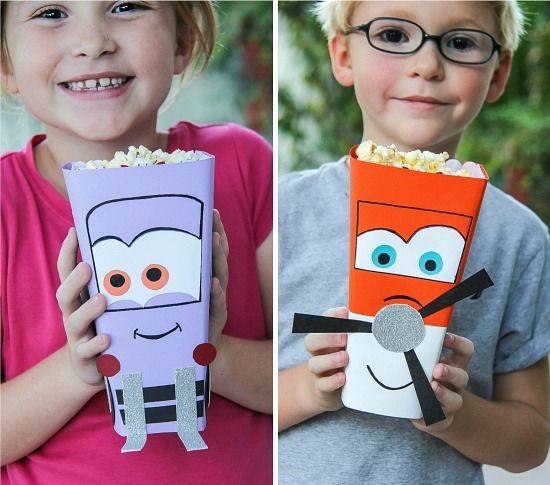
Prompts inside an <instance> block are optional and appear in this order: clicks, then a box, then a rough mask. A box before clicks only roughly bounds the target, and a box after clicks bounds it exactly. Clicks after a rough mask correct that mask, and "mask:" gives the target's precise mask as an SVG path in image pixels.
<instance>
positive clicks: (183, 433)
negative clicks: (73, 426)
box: [63, 152, 215, 452]
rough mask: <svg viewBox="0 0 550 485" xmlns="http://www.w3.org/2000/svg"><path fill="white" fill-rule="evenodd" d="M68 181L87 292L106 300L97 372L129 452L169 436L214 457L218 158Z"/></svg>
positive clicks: (84, 173)
mask: <svg viewBox="0 0 550 485" xmlns="http://www.w3.org/2000/svg"><path fill="white" fill-rule="evenodd" d="M63 173H64V176H65V181H66V185H67V190H68V193H69V199H70V202H71V208H72V212H73V217H74V221H75V226H76V232H77V236H78V240H79V245H80V251H81V254H82V259H83V261H85V262H87V263H88V264H89V265H90V266H91V268H92V278H91V280H90V283H89V285H88V289H89V293H90V295H91V296H93V295H94V294H96V293H97V292H101V293H102V294H103V295H104V296H105V298H106V299H107V309H106V311H105V313H104V314H103V315H102V316H101V317H99V318H98V319H97V320H96V322H95V325H96V329H97V332H98V333H106V334H108V335H110V338H111V345H110V347H109V348H108V349H107V351H106V352H105V354H104V355H102V356H100V357H98V362H97V366H98V370H99V372H100V373H101V374H102V375H104V376H105V381H106V388H107V393H108V397H109V408H110V410H111V413H112V419H113V425H114V428H115V431H116V432H117V433H118V434H120V435H121V436H126V437H127V440H126V443H125V445H124V447H123V448H122V450H121V451H122V452H128V451H138V450H140V449H141V448H142V447H143V446H144V445H145V442H146V438H147V434H150V433H163V432H176V433H178V435H179V436H180V438H181V439H182V441H183V444H184V446H185V447H186V449H187V450H188V451H192V450H198V449H205V448H207V446H206V444H205V443H204V441H203V440H202V438H201V436H200V435H199V431H203V430H204V429H205V426H206V408H207V407H208V401H209V393H210V389H209V377H208V374H209V372H208V364H210V362H211V361H212V360H213V358H214V357H215V349H214V348H213V346H211V345H210V344H208V343H207V342H208V310H209V295H210V278H211V259H212V242H211V237H212V205H213V200H212V198H213V176H214V175H213V174H214V157H213V156H211V155H209V154H207V153H204V152H201V159H200V160H199V161H188V162H185V163H179V164H164V165H150V166H143V167H132V168H117V169H98V170H80V171H77V170H71V164H68V165H66V166H65V167H64V169H63ZM194 356H195V357H196V356H198V360H197V359H195V358H194Z"/></svg>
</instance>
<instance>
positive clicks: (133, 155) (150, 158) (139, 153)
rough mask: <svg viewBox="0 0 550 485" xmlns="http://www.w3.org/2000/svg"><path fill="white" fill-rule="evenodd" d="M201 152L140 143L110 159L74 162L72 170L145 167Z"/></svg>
mask: <svg viewBox="0 0 550 485" xmlns="http://www.w3.org/2000/svg"><path fill="white" fill-rule="evenodd" d="M202 158H204V157H203V155H202V153H201V152H197V151H193V150H190V151H185V150H180V149H177V150H175V151H173V152H172V153H166V152H164V151H162V150H161V149H157V150H155V151H154V152H152V151H151V150H149V149H148V148H147V147H144V146H143V145H140V146H139V147H138V148H136V147H135V146H130V147H129V148H128V153H124V152H122V151H118V152H116V153H115V155H114V157H113V158H112V159H111V160H89V161H88V162H74V163H73V164H72V170H96V169H101V168H125V167H146V166H148V165H164V164H169V163H183V162H190V161H197V160H201V159H202Z"/></svg>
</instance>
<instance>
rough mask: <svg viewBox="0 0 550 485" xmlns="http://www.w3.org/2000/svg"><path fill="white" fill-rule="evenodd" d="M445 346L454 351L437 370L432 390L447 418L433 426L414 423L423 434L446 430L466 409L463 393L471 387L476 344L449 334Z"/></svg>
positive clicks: (420, 421) (441, 362) (442, 360)
mask: <svg viewBox="0 0 550 485" xmlns="http://www.w3.org/2000/svg"><path fill="white" fill-rule="evenodd" d="M443 347H445V348H447V349H450V350H451V351H452V353H451V355H450V356H449V357H448V358H446V359H441V361H440V362H439V364H437V365H436V366H435V367H434V371H433V378H434V380H433V381H432V389H433V390H434V392H435V395H436V397H437V400H438V401H439V402H440V403H441V407H442V408H443V412H444V413H445V416H446V419H445V420H444V421H440V422H439V423H436V424H432V425H431V426H429V427H428V426H426V424H425V423H424V419H422V418H421V419H415V420H413V424H414V426H415V427H416V428H418V429H420V430H421V431H427V432H436V433H437V432H439V431H445V430H446V429H447V428H449V427H450V426H451V425H452V424H453V421H454V417H455V414H456V413H457V412H458V411H459V410H460V408H461V407H462V393H463V392H464V389H465V388H466V385H467V384H468V379H469V376H468V367H469V365H470V360H471V358H472V355H474V344H473V343H472V341H471V340H468V339H467V338H465V337H460V336H458V335H454V334H452V333H447V335H445V340H444V341H443Z"/></svg>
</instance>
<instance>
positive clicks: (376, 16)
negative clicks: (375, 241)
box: [279, 1, 550, 485]
mask: <svg viewBox="0 0 550 485" xmlns="http://www.w3.org/2000/svg"><path fill="white" fill-rule="evenodd" d="M317 14H318V17H319V19H320V21H321V23H322V25H323V28H324V30H325V32H326V34H327V35H328V38H329V52H330V58H331V62H332V70H333V73H334V76H335V77H336V79H337V81H338V82H339V83H340V84H342V85H343V86H353V87H354V89H355V95H356V98H357V102H358V105H359V107H360V109H361V112H362V116H363V127H364V128H363V139H364V140H366V139H372V140H373V141H375V142H376V143H378V144H383V145H389V144H392V143H395V144H396V145H397V148H398V149H399V150H403V151H410V150H414V149H417V148H419V149H421V150H430V151H433V152H443V151H447V152H448V153H449V154H450V155H451V157H452V156H453V155H454V154H455V152H456V149H457V146H458V143H459V141H460V138H461V136H462V133H463V132H464V130H465V128H466V127H467V126H468V124H469V123H471V122H472V120H473V119H474V118H475V117H476V115H477V114H478V112H479V110H480V109H481V106H482V105H483V103H484V102H493V101H496V100H497V99H498V98H499V97H500V95H501V94H502V92H503V91H504V88H505V85H506V81H507V79H508V75H509V73H510V68H511V58H512V52H513V51H514V50H515V48H516V47H517V44H518V40H519V35H520V33H521V30H522V15H521V12H520V10H519V7H518V5H517V3H516V2H371V1H368V2H338V1H324V2H319V4H318V6H317ZM382 17H384V18H388V17H390V18H392V20H391V22H390V25H391V27H387V24H383V23H381V22H382V20H381V18H382ZM386 20H387V19H386ZM452 29H471V30H467V31H466V30H463V31H462V32H456V31H453V32H452V33H449V31H451V30H452ZM474 31H475V32H474ZM427 35H429V37H428V36H427ZM282 68H284V66H282ZM335 109H337V107H335ZM495 149H497V147H495ZM346 160H347V157H343V158H342V159H341V160H340V161H338V162H335V163H329V164H325V165H323V166H322V167H320V168H319V169H318V170H310V171H306V172H301V173H294V174H290V175H288V176H286V177H283V179H282V180H281V183H280V188H279V201H280V203H279V264H280V267H279V311H280V315H279V345H280V349H279V363H280V367H281V368H282V369H283V370H281V371H280V375H279V430H280V434H279V479H280V483H281V484H286V483H292V484H297V483H324V484H336V483H346V485H350V484H355V483H357V484H364V483H373V484H380V483H392V484H397V483H460V484H462V483H483V475H482V472H481V465H480V464H481V463H489V464H493V465H497V466H501V467H503V468H506V469H507V470H510V471H513V472H521V471H524V470H527V469H530V468H532V467H535V466H537V465H539V464H540V463H542V461H544V459H545V457H546V455H547V452H548V447H549V442H550V425H549V419H548V414H547V412H548V411H547V409H548V363H547V355H548V353H549V352H550V327H549V321H550V304H549V303H548V297H547V296H548V294H550V239H549V236H548V229H547V227H546V226H545V225H544V224H543V223H542V222H541V221H540V220H539V219H538V218H537V217H536V216H535V215H534V214H533V213H532V212H531V211H529V210H528V209H526V208H525V207H523V206H521V205H520V204H519V203H517V202H516V201H514V200H513V199H511V198H510V197H508V196H507V195H505V194H504V193H502V192H501V191H500V190H498V189H496V188H495V187H493V186H491V185H489V186H488V187H487V191H486V193H485V197H484V200H483V204H482V208H481V213H480V217H479V220H478V224H477V229H476V233H475V237H474V240H473V244H472V248H471V252H470V256H469V260H468V263H467V267H466V271H465V276H469V275H471V274H472V273H473V272H475V271H477V270H478V269H480V268H486V270H487V271H488V273H489V274H490V275H491V277H492V279H493V281H494V282H495V286H494V287H493V288H491V289H490V290H487V291H485V292H483V294H482V295H481V297H479V298H469V299H466V300H463V301H461V302H459V303H458V304H456V305H455V308H454V312H453V318H452V322H451V325H450V330H451V331H452V332H453V333H452V334H448V335H447V336H446V338H445V342H444V347H446V348H447V349H448V352H449V356H448V357H447V358H446V359H444V360H443V361H442V362H441V363H439V364H437V365H436V367H435V368H434V372H433V378H434V382H433V383H432V388H433V389H434V391H435V394H436V396H437V399H438V400H439V402H440V404H441V406H442V408H443V411H444V413H445V416H446V419H445V420H444V421H441V422H439V423H437V424H434V425H432V426H430V427H427V426H425V424H424V421H423V420H422V419H419V420H414V421H412V422H411V421H409V420H406V419H399V418H390V417H385V416H379V415H374V414H369V413H363V412H359V411H354V410H351V409H346V408H343V407H342V401H341V388H342V386H343V385H344V382H345V375H344V373H343V368H344V367H345V366H346V364H347V362H348V359H349V357H348V354H347V352H346V351H345V347H346V342H347V335H346V334H310V335H307V336H306V338H305V350H304V343H303V341H302V338H303V337H301V336H300V335H293V334H292V333H291V324H292V318H293V314H294V312H302V313H309V314H321V313H323V312H324V311H325V310H327V308H332V309H331V310H328V312H327V313H328V314H329V315H332V316H338V317H341V318H346V317H347V309H346V308H342V306H343V305H346V304H347V280H348V267H347V265H348V259H347V254H348V244H349V243H348V237H349V236H348V235H349V169H348V166H347V161H346ZM337 307H338V308H337ZM474 348H475V351H474ZM306 350H307V352H306ZM308 353H309V354H308Z"/></svg>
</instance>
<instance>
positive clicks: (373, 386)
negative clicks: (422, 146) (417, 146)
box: [294, 147, 493, 425]
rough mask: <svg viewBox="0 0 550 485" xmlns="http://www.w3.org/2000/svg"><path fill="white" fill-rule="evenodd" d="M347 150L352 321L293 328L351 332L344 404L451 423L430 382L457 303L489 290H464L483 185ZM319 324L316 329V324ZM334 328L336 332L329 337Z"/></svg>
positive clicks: (483, 279) (483, 276)
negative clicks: (363, 158)
mask: <svg viewBox="0 0 550 485" xmlns="http://www.w3.org/2000/svg"><path fill="white" fill-rule="evenodd" d="M355 149H356V147H353V148H352V149H351V151H350V185H351V188H350V276H349V318H350V320H348V321H347V323H343V322H346V320H340V322H337V321H336V320H337V319H330V320H327V317H314V318H310V317H308V318H307V319H304V316H302V315H300V314H297V315H296V316H295V325H294V331H302V330H303V331H305V330H306V329H307V331H316V332H327V331H330V332H333V331H347V332H349V333H350V335H349V336H348V345H347V351H348V353H349V357H350V360H349V364H348V366H347V367H346V369H345V372H346V384H345V386H344V388H343V390H342V401H343V403H344V405H345V406H347V407H350V408H353V409H358V410H361V411H366V412H372V413H376V414H383V415H387V416H395V417H403V418H411V419H414V418H420V417H422V416H423V417H424V420H425V421H426V424H427V425H430V424H433V423H436V422H438V421H441V420H442V419H445V416H444V414H443V412H442V410H441V406H440V405H439V402H438V401H437V399H436V397H435V395H434V393H433V391H432V389H431V386H430V382H429V381H430V379H431V376H432V372H433V367H434V366H435V364H436V363H437V361H438V359H439V355H440V352H441V348H442V345H443V339H444V336H445V332H446V327H447V325H448V322H449V320H450V316H451V312H452V305H453V304H454V303H456V302H457V301H459V300H461V299H463V298H467V297H468V296H472V295H475V294H478V293H479V292H480V291H482V290H483V289H485V288H487V287H489V286H491V285H492V284H493V283H492V281H491V279H490V278H489V276H488V275H487V273H486V272H485V271H484V270H482V271H480V272H478V273H477V274H476V275H474V276H472V277H470V278H468V279H467V280H465V281H463V282H462V283H460V284H458V282H459V281H460V280H461V278H462V274H463V272H464V268H465V264H466V259H467V256H468V252H469V249H470V246H471V242H472V237H473V232H474V228H475V224H476V222H477V217H478V213H479V208H480V206H481V200H482V198H483V193H484V191H485V187H486V184H487V177H486V173H485V172H484V171H483V173H484V175H485V179H481V178H472V177H460V176H451V175H444V174H436V173H422V172H415V171H412V170H408V169H401V168H394V167H390V166H383V165H378V164H373V163H369V162H363V161H358V160H357V159H356V156H355ZM315 320H316V322H315ZM328 329H330V330H328Z"/></svg>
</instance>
